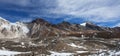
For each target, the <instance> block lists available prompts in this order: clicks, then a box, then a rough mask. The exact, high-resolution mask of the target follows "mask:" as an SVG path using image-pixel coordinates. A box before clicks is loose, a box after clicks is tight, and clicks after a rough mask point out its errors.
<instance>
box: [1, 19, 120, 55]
mask: <svg viewBox="0 0 120 56" xmlns="http://www.w3.org/2000/svg"><path fill="white" fill-rule="evenodd" d="M119 34H120V27H115V28H109V27H101V26H97V25H95V24H93V23H91V22H85V23H82V24H71V23H69V22H65V21H64V22H61V23H59V24H51V23H49V22H47V21H45V20H43V19H41V18H38V19H35V20H33V21H32V22H28V23H22V22H17V23H11V22H9V21H7V20H5V19H3V18H0V49H2V50H11V51H19V52H30V53H29V54H24V55H23V54H20V56H27V55H28V56H29V55H34V56H40V55H50V56H55V55H62V56H63V55H64V56H67V55H68V56H70V55H74V56H78V55H81V56H89V55H91V56H95V55H96V56H101V55H104V56H109V55H120V53H119V52H120V36H119ZM6 39H7V40H6ZM111 53H112V54H111Z"/></svg>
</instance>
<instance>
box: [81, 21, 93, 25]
mask: <svg viewBox="0 0 120 56" xmlns="http://www.w3.org/2000/svg"><path fill="white" fill-rule="evenodd" d="M80 25H81V26H87V25H94V26H95V24H93V23H92V22H84V23H81V24H80Z"/></svg>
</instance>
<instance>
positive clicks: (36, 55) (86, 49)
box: [0, 37, 120, 56]
mask: <svg viewBox="0 0 120 56" xmlns="http://www.w3.org/2000/svg"><path fill="white" fill-rule="evenodd" d="M2 55H7V56H10V55H15V56H32V55H33V56H40V55H43V56H44V55H48V56H71V55H73V56H78V55H80V56H119V55H120V38H111V39H103V38H89V37H84V38H81V37H48V38H45V39H42V40H40V39H27V38H26V39H24V40H23V39H13V40H0V56H2Z"/></svg>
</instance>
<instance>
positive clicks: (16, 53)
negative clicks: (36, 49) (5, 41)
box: [0, 50, 30, 56]
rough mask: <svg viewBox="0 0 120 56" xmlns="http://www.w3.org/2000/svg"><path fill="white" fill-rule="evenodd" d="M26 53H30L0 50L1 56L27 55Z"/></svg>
mask: <svg viewBox="0 0 120 56" xmlns="http://www.w3.org/2000/svg"><path fill="white" fill-rule="evenodd" d="M26 53H30V52H16V51H8V50H0V56H4V55H5V56H11V55H12V56H14V55H18V54H26Z"/></svg>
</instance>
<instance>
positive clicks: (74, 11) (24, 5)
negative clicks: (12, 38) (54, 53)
mask: <svg viewBox="0 0 120 56" xmlns="http://www.w3.org/2000/svg"><path fill="white" fill-rule="evenodd" d="M0 16H1V17H3V18H5V19H7V20H9V21H12V22H16V21H24V22H26V21H31V20H33V19H35V18H44V19H45V20H47V21H49V22H52V23H59V22H61V21H68V22H71V23H82V22H84V21H91V22H94V23H96V24H98V25H102V26H110V27H113V26H120V0H0Z"/></svg>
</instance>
